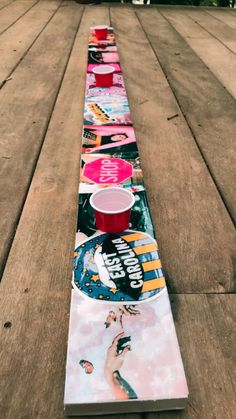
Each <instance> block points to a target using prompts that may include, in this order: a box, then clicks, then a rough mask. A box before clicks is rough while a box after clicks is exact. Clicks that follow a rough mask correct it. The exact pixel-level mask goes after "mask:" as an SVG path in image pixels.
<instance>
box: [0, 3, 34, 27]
mask: <svg viewBox="0 0 236 419" xmlns="http://www.w3.org/2000/svg"><path fill="white" fill-rule="evenodd" d="M37 2H38V0H17V1H15V2H14V3H10V4H9V6H8V7H5V8H4V9H2V10H1V15H0V34H1V33H2V32H4V31H5V30H6V29H7V28H9V27H10V26H11V25H13V24H14V23H15V22H16V21H17V20H18V19H20V17H21V16H24V14H25V13H26V12H27V11H28V10H29V9H31V7H33V6H34V5H35V4H36V3H37ZM3 6H4V4H3Z"/></svg>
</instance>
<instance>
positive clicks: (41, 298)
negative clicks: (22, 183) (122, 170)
mask: <svg viewBox="0 0 236 419" xmlns="http://www.w3.org/2000/svg"><path fill="white" fill-rule="evenodd" d="M69 7H73V9H72V10H73V13H75V12H76V9H75V8H74V6H69ZM77 7H78V8H79V9H80V8H81V7H80V6H77ZM65 9H66V8H65ZM71 20H72V19H71ZM98 22H99V23H106V22H109V14H108V9H107V8H106V7H101V8H99V7H92V8H87V10H86V12H85V14H84V16H83V19H82V22H81V25H80V28H79V32H78V36H77V38H76V41H75V44H74V48H73V51H72V54H71V57H70V60H69V64H68V67H67V71H66V74H65V77H64V80H63V83H62V86H61V89H60V92H59V95H58V99H57V102H56V105H55V108H54V112H53V115H52V119H51V121H50V125H49V128H48V131H47V135H46V138H45V141H44V145H43V148H42V151H41V154H40V157H39V160H38V164H37V168H36V171H35V175H34V177H33V180H32V184H31V187H30V190H29V193H28V196H27V200H26V202H25V205H24V210H23V213H22V216H21V220H20V223H19V226H18V229H17V233H16V236H15V239H14V243H13V246H12V249H11V252H10V255H9V258H8V263H7V265H6V269H5V272H4V277H3V279H2V284H1V293H0V296H1V314H0V316H1V324H2V325H4V324H6V323H7V322H9V321H10V322H11V324H12V326H11V327H9V328H7V325H6V326H5V328H4V327H2V328H1V349H0V350H1V355H0V364H1V371H0V374H2V376H1V379H0V394H1V402H2V406H3V409H4V410H3V412H4V419H18V418H19V417H21V416H22V415H24V416H25V417H29V418H31V417H32V418H35V419H36V418H39V419H41V418H57V419H60V418H63V417H64V414H63V392H64V376H65V358H66V349H67V334H68V322H69V302H70V293H71V286H70V284H71V260H72V259H71V258H72V254H73V247H74V237H75V223H76V212H77V194H78V181H79V160H80V149H81V134H82V124H83V105H84V90H85V75H86V64H87V45H88V30H89V27H90V26H92V25H94V24H96V23H98ZM64 24H65V22H64ZM66 24H67V26H69V25H71V24H72V22H69V21H68V22H67V23H66ZM60 30H61V26H60ZM67 30H68V28H67ZM48 54H49V55H48V59H50V54H51V50H50V48H49V49H48ZM16 278H17V280H14V279H16ZM3 306H4V307H3ZM12 394H14V403H12ZM115 417H116V416H108V418H109V419H112V418H115ZM119 417H120V416H119V415H118V416H117V419H118V418H119ZM122 417H123V416H122ZM124 417H127V419H138V418H140V415H127V416H124Z"/></svg>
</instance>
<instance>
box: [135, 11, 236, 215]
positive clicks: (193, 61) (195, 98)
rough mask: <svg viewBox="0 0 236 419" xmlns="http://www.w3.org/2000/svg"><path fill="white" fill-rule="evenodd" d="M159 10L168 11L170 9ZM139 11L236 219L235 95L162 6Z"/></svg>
mask: <svg viewBox="0 0 236 419" xmlns="http://www.w3.org/2000/svg"><path fill="white" fill-rule="evenodd" d="M160 11H161V13H162V14H163V15H165V16H166V15H167V12H166V11H165V9H160ZM177 12H178V11H176V14H177ZM138 16H139V18H140V20H141V22H142V25H143V27H144V29H145V31H146V33H147V36H148V39H149V40H150V42H151V44H152V47H153V49H154V51H155V53H156V56H157V58H158V60H159V62H160V64H161V66H162V68H163V70H164V72H165V74H166V75H167V77H168V80H169V83H170V85H171V88H172V89H173V91H174V94H175V96H176V98H177V100H178V103H179V105H180V107H181V109H182V111H183V113H184V115H185V117H186V119H187V121H188V124H189V125H190V127H191V130H192V132H193V134H194V136H195V138H196V140H197V143H198V146H199V147H200V149H201V153H202V154H203V156H204V159H205V161H206V163H207V165H208V167H209V169H210V172H211V173H212V176H213V178H214V180H215V182H216V184H217V187H218V188H219V190H220V192H221V194H222V196H223V199H224V201H225V203H226V206H227V208H228V210H229V212H230V214H231V216H232V218H234V219H236V195H235V191H234V181H233V179H236V153H235V140H234V138H235V134H234V133H235V132H236V119H235V113H236V104H235V101H234V100H233V98H232V97H231V96H230V95H229V94H228V93H227V91H226V90H225V89H224V87H223V86H222V84H221V83H220V82H219V81H218V80H217V79H216V78H215V77H214V76H213V75H212V73H211V72H210V71H209V70H208V69H207V67H206V66H205V65H204V64H203V63H202V61H201V60H200V59H199V57H198V56H197V55H196V54H195V53H194V52H193V50H192V49H191V48H190V47H189V46H188V44H187V43H186V42H185V41H184V40H183V39H182V37H181V36H179V35H178V33H177V32H176V31H175V30H174V29H173V28H172V27H171V25H170V24H169V23H168V21H167V20H166V19H165V18H163V17H162V16H161V15H160V13H158V12H157V10H153V12H151V11H149V10H147V11H146V13H145V14H144V13H143V12H142V11H141V10H140V11H138ZM168 17H169V11H168ZM183 22H185V15H183ZM185 30H187V27H186V28H185ZM186 39H187V38H186ZM204 41H205V40H204ZM235 58H236V57H235ZM220 62H221V60H219V63H220Z"/></svg>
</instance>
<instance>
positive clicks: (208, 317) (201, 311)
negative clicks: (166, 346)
mask: <svg viewBox="0 0 236 419" xmlns="http://www.w3.org/2000/svg"><path fill="white" fill-rule="evenodd" d="M235 303H236V297H235V295H221V296H217V295H209V296H207V297H206V296H203V295H179V296H174V297H173V303H172V309H173V313H174V318H175V323H176V329H177V336H178V339H179V343H180V347H181V351H182V356H183V361H184V364H185V370H186V373H187V379H188V384H189V392H190V396H189V403H188V407H187V409H186V410H185V411H184V412H179V413H178V412H165V413H161V414H155V413H153V414H147V415H146V416H145V417H146V419H157V418H159V417H160V418H165V419H173V418H175V419H178V418H179V419H198V418H199V419H200V418H201V419H209V418H226V419H233V418H234V416H235V411H236V403H235V397H234V393H235V389H234V385H235V350H234V347H235V344H234V345H233V346H232V342H233V341H234V342H235V338H236V333H235V331H236V327H235V326H236V324H235V320H236V319H235V309H234V307H235ZM232 366H233V368H232Z"/></svg>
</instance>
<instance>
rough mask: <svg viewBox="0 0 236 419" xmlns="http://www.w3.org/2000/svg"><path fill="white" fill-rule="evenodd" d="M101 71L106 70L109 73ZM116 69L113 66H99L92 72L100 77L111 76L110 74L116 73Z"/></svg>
mask: <svg viewBox="0 0 236 419" xmlns="http://www.w3.org/2000/svg"><path fill="white" fill-rule="evenodd" d="M99 69H100V70H101V69H106V70H107V71H105V73H100V72H99ZM115 70H116V69H115V67H113V66H112V65H97V66H96V67H94V68H93V69H92V72H93V73H94V74H100V75H104V74H110V73H114V71H115Z"/></svg>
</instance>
